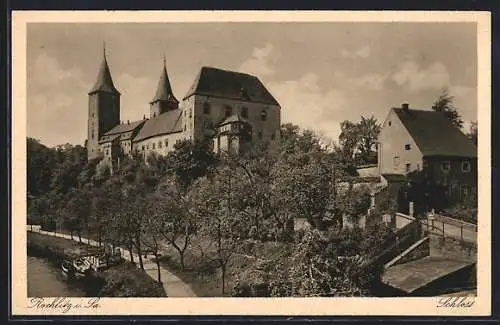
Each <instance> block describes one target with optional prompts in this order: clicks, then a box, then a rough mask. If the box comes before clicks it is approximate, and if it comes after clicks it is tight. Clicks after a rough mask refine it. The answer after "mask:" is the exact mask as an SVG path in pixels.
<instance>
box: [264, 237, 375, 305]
mask: <svg viewBox="0 0 500 325" xmlns="http://www.w3.org/2000/svg"><path fill="white" fill-rule="evenodd" d="M351 233H352V231H344V232H343V233H341V234H339V235H340V236H339V235H337V236H331V234H328V233H323V232H320V231H318V230H316V229H310V230H307V231H306V232H305V234H304V236H303V238H302V239H301V240H300V242H299V243H298V244H297V246H296V247H295V250H294V252H293V253H292V257H291V262H290V263H289V264H288V265H287V266H286V267H285V268H284V270H282V273H281V274H280V275H279V276H278V279H277V280H275V281H273V282H272V284H271V293H272V295H273V296H301V297H311V296H327V297H335V296H341V297H346V296H366V295H369V287H370V283H371V281H373V279H374V278H377V277H378V276H379V275H380V273H381V270H379V269H370V268H367V267H366V265H367V264H366V259H365V258H364V257H363V256H362V255H360V254H359V253H360V250H359V245H356V247H355V249H354V250H353V251H351V252H350V253H349V254H348V255H346V253H345V249H344V248H342V245H339V244H340V243H344V242H346V241H347V240H346V239H347V238H346V236H350V235H351ZM360 241H362V236H359V235H358V236H357V242H360Z"/></svg>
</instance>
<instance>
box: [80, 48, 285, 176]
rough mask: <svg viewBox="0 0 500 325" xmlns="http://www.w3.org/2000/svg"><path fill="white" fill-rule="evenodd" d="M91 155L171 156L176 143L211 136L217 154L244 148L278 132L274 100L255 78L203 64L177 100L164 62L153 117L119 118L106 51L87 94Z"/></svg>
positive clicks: (114, 158)
mask: <svg viewBox="0 0 500 325" xmlns="http://www.w3.org/2000/svg"><path fill="white" fill-rule="evenodd" d="M88 96H89V109H88V111H89V115H88V138H87V139H88V140H87V150H88V157H89V160H90V159H94V158H97V157H102V158H103V159H102V163H104V164H108V165H109V166H111V167H113V166H114V165H115V164H117V163H119V161H120V159H121V158H122V157H123V156H124V155H128V154H131V153H132V152H138V153H140V154H141V155H142V156H143V157H144V158H145V159H146V158H147V157H148V156H149V155H150V154H152V153H156V154H160V155H163V154H167V153H168V152H169V151H171V150H173V148H174V145H175V143H176V142H177V141H179V140H183V139H190V140H193V141H196V140H201V139H206V138H208V139H210V140H211V141H212V143H213V149H214V150H215V151H217V152H220V151H232V152H241V151H242V150H245V148H246V147H247V145H248V144H250V143H253V142H256V141H268V142H271V143H273V142H275V141H277V140H279V136H280V113H281V112H280V111H281V108H280V106H279V104H278V102H277V101H276V99H275V98H274V97H273V96H272V95H271V93H270V92H269V91H268V90H267V89H266V87H265V86H264V85H263V84H262V82H261V81H260V80H259V79H258V78H257V77H255V76H252V75H249V74H246V73H241V72H235V71H229V70H223V69H218V68H213V67H202V68H201V69H200V72H199V73H198V75H197V76H196V78H195V80H194V82H193V84H192V86H191V88H190V89H189V91H188V92H187V94H186V95H185V96H184V97H183V100H182V102H179V100H177V98H176V96H175V95H174V93H173V90H172V86H171V84H170V80H169V76H168V72H167V67H166V61H165V59H164V60H163V67H162V70H161V72H160V78H159V81H158V85H157V88H156V91H155V92H154V96H153V98H152V100H151V101H150V102H149V118H146V116H145V115H144V116H143V118H142V120H137V121H132V122H130V121H127V122H126V123H124V122H121V121H120V96H121V94H120V92H119V91H118V90H117V89H116V87H115V85H114V83H113V79H112V77H111V72H110V68H109V65H108V62H107V58H106V53H105V52H104V55H103V58H102V62H101V65H100V68H99V73H98V77H97V80H96V82H95V84H94V85H93V87H92V88H91V90H90V91H89V93H88Z"/></svg>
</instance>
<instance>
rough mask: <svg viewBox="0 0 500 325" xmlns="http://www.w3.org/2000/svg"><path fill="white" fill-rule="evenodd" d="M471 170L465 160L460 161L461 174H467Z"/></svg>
mask: <svg viewBox="0 0 500 325" xmlns="http://www.w3.org/2000/svg"><path fill="white" fill-rule="evenodd" d="M470 170H471V166H470V162H469V161H467V160H464V161H462V172H463V173H468V172H470Z"/></svg>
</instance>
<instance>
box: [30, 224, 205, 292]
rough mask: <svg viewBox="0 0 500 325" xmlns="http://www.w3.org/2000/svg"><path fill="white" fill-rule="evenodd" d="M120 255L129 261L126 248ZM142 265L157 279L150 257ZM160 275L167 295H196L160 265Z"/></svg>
mask: <svg viewBox="0 0 500 325" xmlns="http://www.w3.org/2000/svg"><path fill="white" fill-rule="evenodd" d="M37 232H38V233H40V234H43V235H48V236H54V237H60V238H65V239H69V240H74V241H79V239H78V237H77V236H73V239H72V238H71V236H70V235H67V234H61V233H55V232H52V231H44V230H40V231H37ZM82 242H83V243H84V244H88V245H90V246H95V247H97V246H99V244H98V243H97V242H96V241H95V240H89V239H87V238H83V237H82ZM121 251H122V252H123V253H122V256H123V258H125V259H126V260H128V261H130V253H129V252H128V251H127V250H124V249H121ZM133 257H134V260H135V261H138V260H139V257H138V256H137V254H135V253H134V255H133ZM143 265H144V270H145V271H146V273H147V274H148V275H149V276H150V277H151V278H152V279H153V280H155V281H157V280H158V270H157V267H156V263H155V262H154V261H152V260H151V258H143ZM160 277H161V281H162V282H163V287H164V289H165V292H166V293H167V296H168V297H196V295H195V293H194V292H193V290H192V289H191V287H190V286H189V285H188V284H186V283H185V282H183V281H182V280H181V279H180V278H179V277H177V276H176V275H174V274H172V273H171V272H169V271H168V270H167V269H165V268H164V267H162V266H160Z"/></svg>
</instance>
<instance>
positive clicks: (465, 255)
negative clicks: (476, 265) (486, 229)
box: [429, 234, 477, 262]
mask: <svg viewBox="0 0 500 325" xmlns="http://www.w3.org/2000/svg"><path fill="white" fill-rule="evenodd" d="M429 238H430V243H429V249H430V256H435V257H443V258H449V259H455V260H461V261H471V262H476V261H477V245H475V244H473V243H468V242H463V241H460V240H459V239H455V238H451V237H443V236H440V235H435V234H429Z"/></svg>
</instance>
